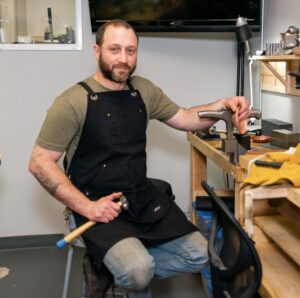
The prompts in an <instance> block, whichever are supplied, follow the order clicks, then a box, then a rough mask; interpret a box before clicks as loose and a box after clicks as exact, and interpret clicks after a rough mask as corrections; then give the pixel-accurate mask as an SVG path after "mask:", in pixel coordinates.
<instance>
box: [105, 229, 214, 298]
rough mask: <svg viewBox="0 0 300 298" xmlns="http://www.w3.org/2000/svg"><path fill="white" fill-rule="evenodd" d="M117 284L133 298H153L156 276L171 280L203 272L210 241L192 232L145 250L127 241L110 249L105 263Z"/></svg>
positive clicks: (135, 240)
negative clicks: (177, 275) (190, 273)
mask: <svg viewBox="0 0 300 298" xmlns="http://www.w3.org/2000/svg"><path fill="white" fill-rule="evenodd" d="M103 262H104V264H105V265H106V266H107V268H108V269H109V270H110V271H111V273H112V274H113V275H114V279H115V283H116V284H117V285H118V286H120V287H121V288H125V289H128V292H127V293H128V295H129V297H130V298H151V297H152V296H151V290H150V287H149V284H150V282H151V279H152V278H153V276H155V277H156V278H160V279H162V278H168V277H171V276H174V275H176V274H178V273H183V272H194V273H196V272H200V271H201V270H202V269H203V268H204V267H205V266H207V265H208V254H207V241H206V239H205V238H204V237H203V236H202V235H201V234H200V233H199V232H193V233H190V234H187V235H185V236H182V237H179V238H177V239H174V240H171V241H168V242H165V243H163V244H160V245H157V246H151V247H147V248H146V247H145V246H144V245H143V244H142V243H141V241H140V240H138V239H137V238H126V239H124V240H122V241H120V242H118V243H116V244H115V245H114V246H113V247H111V248H110V249H109V250H108V252H107V254H106V255H105V257H104V260H103Z"/></svg>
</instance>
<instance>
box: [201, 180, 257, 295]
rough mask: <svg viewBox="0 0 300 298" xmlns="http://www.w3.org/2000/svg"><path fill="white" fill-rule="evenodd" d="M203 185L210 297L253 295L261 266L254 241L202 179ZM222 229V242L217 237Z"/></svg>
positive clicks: (255, 291)
mask: <svg viewBox="0 0 300 298" xmlns="http://www.w3.org/2000/svg"><path fill="white" fill-rule="evenodd" d="M201 184H202V187H203V188H204V190H205V191H206V192H207V193H208V195H209V197H210V198H211V201H212V213H213V217H212V227H211V232H210V236H209V243H208V252H209V256H210V269H211V278H212V287H213V297H216V298H222V297H226V298H229V297H232V298H251V297H256V295H257V291H258V289H259V287H260V283H261V277H262V269H261V263H260V259H259V256H258V253H257V251H256V249H255V246H254V243H253V242H252V240H251V239H250V238H249V237H248V235H247V234H246V232H245V231H244V230H243V228H242V227H241V225H240V224H239V222H238V221H237V220H236V219H235V217H234V216H233V214H232V213H231V211H230V210H229V209H228V208H227V206H226V205H225V204H224V202H222V200H221V199H220V198H219V197H218V196H217V195H216V194H215V192H214V191H213V190H212V188H211V187H210V186H209V185H208V184H207V183H206V182H205V181H203V182H202V183H201ZM220 229H221V230H222V244H221V245H220V241H219V240H218V241H216V240H217V238H218V237H217V236H218V235H219V234H218V233H219V232H220Z"/></svg>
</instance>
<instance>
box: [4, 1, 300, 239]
mask: <svg viewBox="0 0 300 298" xmlns="http://www.w3.org/2000/svg"><path fill="white" fill-rule="evenodd" d="M267 2H270V0H268V1H267ZM274 2H276V3H280V1H279V0H276V1H272V3H274ZM287 2H292V5H293V6H294V7H293V8H292V9H291V13H294V14H295V15H296V13H297V11H299V4H297V3H296V0H294V1H287ZM285 3H286V2H285ZM277 5H279V4H277ZM280 5H282V6H283V4H280ZM82 6H83V9H82V11H83V50H82V51H40V52H38V51H0V61H1V68H0V106H1V108H0V140H1V141H0V153H1V154H2V159H3V160H2V165H1V167H0V237H5V236H18V235H35V234H51V233H61V232H62V230H63V218H62V210H63V207H62V205H61V204H60V203H58V202H56V201H55V200H54V199H52V198H51V197H50V196H49V195H48V194H46V192H45V191H44V190H43V189H42V188H41V187H40V186H39V184H38V183H37V182H36V181H35V180H34V178H33V177H32V176H31V175H30V174H29V173H28V172H27V163H28V159H29V156H30V152H31V149H32V146H33V144H34V141H35V138H36V136H37V134H38V131H39V128H40V125H41V123H42V121H43V119H44V117H45V114H46V109H47V108H48V106H49V105H50V104H51V103H52V101H53V99H54V97H55V96H56V95H58V94H59V93H60V92H62V91H63V90H64V89H65V88H67V87H69V86H70V85H72V84H74V83H76V82H78V81H79V80H81V79H83V78H85V77H86V76H88V75H89V74H90V73H93V72H94V70H95V67H96V63H95V61H94V58H93V55H92V44H93V41H94V36H93V35H92V33H91V31H90V22H89V13H88V4H87V1H83V2H82ZM274 15H277V18H276V20H277V19H280V18H281V11H274V12H273V14H272V20H274ZM295 17H296V16H295ZM285 27H286V25H284V26H283V29H285ZM257 40H258V37H255V38H254V39H253V40H252V42H253V43H254V44H255V43H256V44H257ZM235 46H236V43H235V36H234V33H225V34H224V33H223V34H221V33H211V34H209V33H197V34H196V33H194V34H183V33H181V34H159V35H157V34H156V35H154V34H147V35H143V36H141V39H140V52H139V61H138V63H139V64H138V68H137V71H136V74H139V75H142V76H146V77H148V78H150V79H152V80H153V82H154V83H156V84H157V85H159V86H160V87H161V88H162V89H163V90H164V91H165V92H166V93H167V94H168V95H169V96H170V97H171V98H173V99H174V100H175V101H176V102H177V103H179V104H180V105H182V106H194V105H198V104H202V103H206V102H208V101H211V100H214V99H217V98H220V97H223V96H230V95H234V93H235V81H236V76H235V73H236V48H235ZM287 101H288V100H286V99H285V100H283V99H282V103H283V104H284V105H285V104H286V102H287ZM148 136H149V139H148V149H147V151H148V157H149V159H148V169H149V176H151V177H158V178H163V179H166V180H168V181H169V182H171V183H172V185H173V188H174V192H175V194H176V200H177V202H178V204H179V205H180V207H181V208H182V209H183V210H184V211H187V210H188V202H189V179H190V177H189V144H188V143H187V141H186V134H185V133H184V132H178V131H175V130H172V129H171V128H169V127H167V126H165V125H162V124H160V123H158V122H157V121H153V122H152V123H151V124H150V126H149V131H148ZM215 175H218V176H217V177H215ZM209 180H210V181H212V182H213V183H214V184H220V183H222V177H221V176H220V173H217V174H211V175H210V176H209ZM199 183H200V181H199Z"/></svg>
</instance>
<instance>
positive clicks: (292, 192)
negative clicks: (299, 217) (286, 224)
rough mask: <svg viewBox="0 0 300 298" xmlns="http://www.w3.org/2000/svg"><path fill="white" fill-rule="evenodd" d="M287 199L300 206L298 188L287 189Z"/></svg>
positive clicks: (299, 190) (299, 191) (299, 189)
mask: <svg viewBox="0 0 300 298" xmlns="http://www.w3.org/2000/svg"><path fill="white" fill-rule="evenodd" d="M287 198H288V200H289V201H290V202H292V203H293V204H295V205H296V206H297V207H299V208H300V188H299V187H298V188H295V187H293V188H290V189H289V190H288V196H287Z"/></svg>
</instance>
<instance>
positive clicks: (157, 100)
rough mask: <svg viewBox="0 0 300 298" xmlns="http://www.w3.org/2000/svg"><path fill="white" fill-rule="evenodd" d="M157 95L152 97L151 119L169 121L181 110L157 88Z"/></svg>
mask: <svg viewBox="0 0 300 298" xmlns="http://www.w3.org/2000/svg"><path fill="white" fill-rule="evenodd" d="M154 91H155V95H154V96H153V97H152V98H153V99H152V103H151V114H150V119H157V120H159V121H163V122H164V121H167V120H169V119H170V118H172V117H173V116H174V115H175V114H176V113H177V112H178V110H179V109H180V107H179V106H178V105H177V104H176V103H174V102H173V101H172V100H171V99H170V98H169V97H168V96H167V95H166V94H165V93H164V92H163V91H162V90H161V89H160V88H158V87H156V86H155V89H154Z"/></svg>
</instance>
